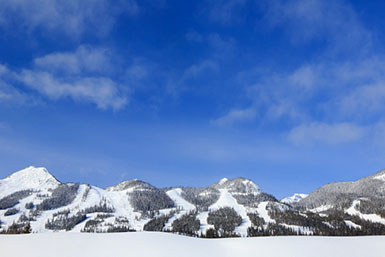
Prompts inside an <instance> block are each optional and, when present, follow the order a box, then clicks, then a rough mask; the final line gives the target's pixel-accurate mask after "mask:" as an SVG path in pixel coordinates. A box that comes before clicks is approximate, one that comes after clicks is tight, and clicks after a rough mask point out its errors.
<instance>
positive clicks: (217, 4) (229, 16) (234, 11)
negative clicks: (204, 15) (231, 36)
mask: <svg viewBox="0 0 385 257" xmlns="http://www.w3.org/2000/svg"><path fill="white" fill-rule="evenodd" d="M246 3H247V0H220V1H209V6H210V9H209V11H208V15H209V18H210V20H212V21H214V22H218V23H220V24H232V23H234V22H236V21H239V20H240V19H241V15H240V14H241V10H243V8H244V7H245V4H246Z"/></svg>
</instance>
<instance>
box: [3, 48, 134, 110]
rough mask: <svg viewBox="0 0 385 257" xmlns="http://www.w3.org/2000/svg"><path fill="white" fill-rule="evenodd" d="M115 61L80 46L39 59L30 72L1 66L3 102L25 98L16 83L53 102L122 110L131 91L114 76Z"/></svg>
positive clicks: (29, 69) (107, 54) (34, 62)
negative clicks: (73, 49)
mask: <svg viewBox="0 0 385 257" xmlns="http://www.w3.org/2000/svg"><path fill="white" fill-rule="evenodd" d="M112 59H113V56H112V55H111V54H110V53H109V52H108V51H106V50H104V49H98V48H90V47H85V46H80V47H79V48H78V49H76V50H75V51H74V52H63V53H52V54H48V55H45V56H42V57H39V58H36V59H34V61H33V66H32V67H31V68H25V69H22V70H20V71H19V70H9V69H8V68H6V67H5V66H2V70H3V72H2V73H3V76H2V77H3V79H4V81H7V82H8V83H7V84H5V82H4V83H3V84H2V85H1V84H0V85H1V87H0V92H1V93H2V94H1V93H0V98H1V96H2V98H6V97H8V98H10V99H12V100H15V99H17V98H20V97H22V96H24V95H26V94H25V93H22V91H20V90H18V89H16V87H14V86H11V84H12V83H16V84H21V85H23V86H24V87H26V88H28V89H32V90H34V91H35V92H38V93H39V94H40V95H41V96H43V97H46V98H48V99H50V100H59V99H63V98H68V99H72V100H74V101H76V102H84V103H93V104H95V105H96V106H97V107H98V108H100V109H113V110H119V109H122V108H124V107H125V105H126V104H127V103H128V100H129V99H128V94H129V88H127V87H124V86H123V85H122V83H123V82H122V80H120V79H119V76H114V74H113V73H114V72H115V71H114V72H112V70H115V69H112V66H113V61H112ZM132 72H134V71H132ZM0 78H1V74H0ZM0 82H1V81H0Z"/></svg>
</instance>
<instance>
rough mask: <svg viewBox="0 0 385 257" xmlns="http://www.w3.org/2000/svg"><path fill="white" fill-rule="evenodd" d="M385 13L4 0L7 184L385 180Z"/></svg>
mask: <svg viewBox="0 0 385 257" xmlns="http://www.w3.org/2000/svg"><path fill="white" fill-rule="evenodd" d="M384 10H385V3H384V2H383V1H370V2H368V1H358V0H357V1H340V0H336V1H324V0H302V1H299V0H294V1H279V0H269V1H268V0H261V1H251V0H228V1H222V0H217V1H214V0H206V1H190V2H188V1H167V0H156V1H147V0H144V1H137V0H119V1H108V0H98V1H97V0H83V1H73V0H67V1H61V0H18V1H14V0H3V1H1V3H0V163H1V165H0V176H1V177H5V176H7V175H9V174H10V173H11V172H13V171H16V170H19V169H22V168H24V167H26V166H29V165H34V166H45V167H47V168H48V169H49V170H50V171H51V173H53V174H54V175H55V176H56V177H57V178H58V179H60V180H61V181H63V182H69V181H75V182H82V183H90V184H95V185H98V186H101V187H106V186H109V185H112V184H116V183H118V182H119V181H121V180H125V179H132V178H139V179H142V180H145V181H148V182H150V183H152V184H154V185H156V186H170V185H185V186H205V185H208V184H212V183H215V182H216V181H217V180H219V179H220V178H222V177H230V178H231V177H237V176H243V177H247V178H250V179H252V180H253V181H255V182H256V183H257V184H258V185H260V186H261V188H262V189H263V190H265V191H267V192H269V193H272V194H274V195H276V196H277V197H283V196H286V195H289V194H292V193H294V192H304V193H308V192H310V191H312V190H314V189H315V188H317V187H318V186H320V185H323V184H325V183H328V182H333V181H340V180H355V179H358V178H360V177H362V176H366V175H370V174H372V173H374V172H376V171H377V170H380V169H382V168H385V149H384V147H383V145H384V144H385V117H384V110H385V51H384V50H385V48H384V45H385V44H384V41H385V37H384V36H385V33H384V29H383V28H384V27H385V20H384V19H383V18H382V17H383V15H384Z"/></svg>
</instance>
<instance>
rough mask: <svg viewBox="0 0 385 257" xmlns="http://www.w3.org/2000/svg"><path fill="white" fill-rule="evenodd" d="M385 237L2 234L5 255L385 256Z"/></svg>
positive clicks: (169, 256) (75, 256)
mask: <svg viewBox="0 0 385 257" xmlns="http://www.w3.org/2000/svg"><path fill="white" fill-rule="evenodd" d="M384 244H385V237H384V236H370V237H344V238H342V237H297V236H291V237H290V236H289V237H258V238H227V239H197V238H191V237H185V236H178V235H174V234H168V233H154V232H152V233H151V232H140V233H113V234H86V233H76V232H72V233H44V234H30V235H0V249H1V256H2V257H10V256H18V257H27V256H28V257H35V256H36V257H51V256H55V257H68V256H71V257H77V256H79V257H80V256H81V257H84V256H92V257H98V256H103V257H105V256H114V257H120V256H146V257H153V256H162V257H163V256H167V257H172V256H175V257H189V256H193V257H196V256H221V257H222V256H229V257H230V256H231V257H233V256H261V257H281V256H282V257H283V256H285V257H286V256H295V257H325V256H328V257H334V256H335V257H344V256H349V257H354V256H357V257H362V256H367V257H377V256H378V257H380V256H381V257H383V256H384V249H383V246H384Z"/></svg>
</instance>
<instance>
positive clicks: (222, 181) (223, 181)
mask: <svg viewBox="0 0 385 257" xmlns="http://www.w3.org/2000/svg"><path fill="white" fill-rule="evenodd" d="M227 181H229V179H228V178H222V179H220V180H219V181H218V183H217V184H218V185H223V184H224V183H226V182H227Z"/></svg>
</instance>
